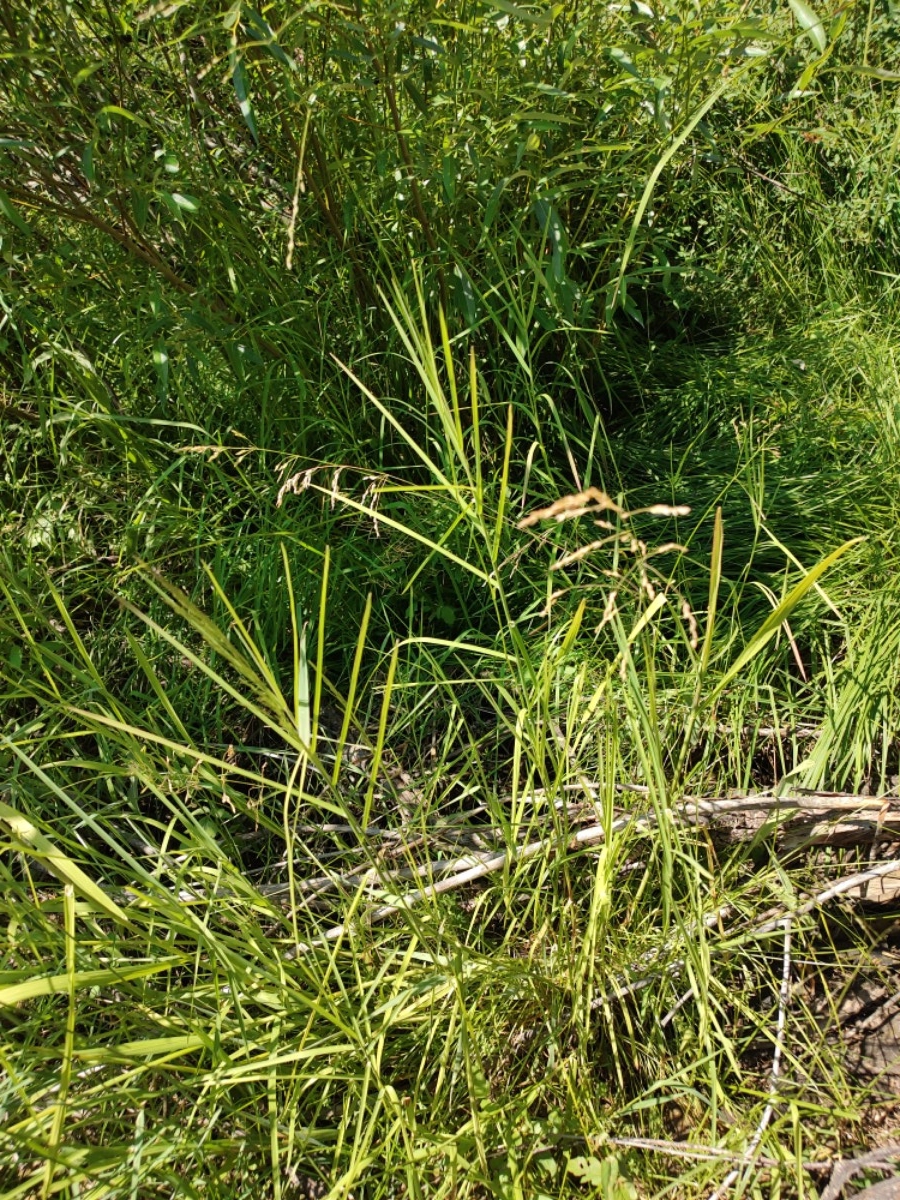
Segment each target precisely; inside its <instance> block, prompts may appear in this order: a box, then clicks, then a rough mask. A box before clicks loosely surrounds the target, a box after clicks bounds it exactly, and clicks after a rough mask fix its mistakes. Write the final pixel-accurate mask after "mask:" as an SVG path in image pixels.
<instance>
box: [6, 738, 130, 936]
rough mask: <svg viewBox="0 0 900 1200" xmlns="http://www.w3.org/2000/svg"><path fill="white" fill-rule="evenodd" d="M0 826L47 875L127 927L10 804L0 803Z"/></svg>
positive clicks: (112, 903) (99, 892)
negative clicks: (50, 874)
mask: <svg viewBox="0 0 900 1200" xmlns="http://www.w3.org/2000/svg"><path fill="white" fill-rule="evenodd" d="M13 749H15V747H13ZM0 824H2V825H5V826H6V829H7V831H8V833H9V836H10V837H11V838H13V839H14V840H15V841H16V842H18V843H19V844H20V846H21V848H22V850H23V851H24V852H25V853H30V854H33V855H34V856H35V858H38V859H40V861H41V862H42V863H43V865H44V866H45V867H46V868H47V870H48V871H52V872H53V874H54V875H55V876H56V877H57V879H59V880H61V881H62V882H63V883H70V884H71V885H72V887H73V888H74V889H75V891H76V892H79V893H80V894H81V895H82V896H83V897H84V898H85V899H86V900H88V901H89V902H90V903H91V904H92V905H93V906H94V908H97V909H99V910H100V911H101V912H105V913H106V914H107V916H110V917H114V918H115V919H116V920H117V921H121V922H122V923H123V924H125V925H127V924H129V921H128V917H127V916H126V915H125V913H124V911H123V910H122V909H121V908H119V906H118V904H116V903H115V901H114V900H110V898H109V897H108V896H107V895H106V893H105V892H104V891H103V889H102V888H101V887H99V886H98V885H97V884H96V883H94V881H93V879H91V877H90V876H89V875H86V874H85V872H84V871H82V869H81V867H79V866H78V865H77V863H74V862H73V861H72V859H71V858H69V856H68V855H67V854H63V852H62V851H61V850H58V849H57V848H56V846H55V845H54V844H53V842H51V841H50V839H49V838H47V837H45V836H44V835H43V834H42V833H41V832H40V830H39V829H37V828H35V826H34V825H32V823H31V822H30V821H29V820H28V818H27V817H25V816H23V815H22V813H20V812H18V811H17V810H16V809H14V808H13V807H12V805H10V804H4V803H3V802H0Z"/></svg>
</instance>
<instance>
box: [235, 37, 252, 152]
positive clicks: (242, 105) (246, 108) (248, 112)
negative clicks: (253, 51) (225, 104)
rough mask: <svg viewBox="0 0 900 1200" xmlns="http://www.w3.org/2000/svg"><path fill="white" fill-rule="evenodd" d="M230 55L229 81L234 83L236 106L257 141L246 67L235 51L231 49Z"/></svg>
mask: <svg viewBox="0 0 900 1200" xmlns="http://www.w3.org/2000/svg"><path fill="white" fill-rule="evenodd" d="M230 57H231V82H232V84H233V85H234V94H235V96H237V102H238V108H239V109H240V110H241V116H242V117H243V118H244V122H245V124H246V126H247V128H248V129H249V130H250V132H251V134H252V135H253V140H254V142H258V141H259V134H258V133H257V130H256V117H254V115H253V105H252V104H251V103H250V80H249V78H248V76H247V68H246V67H245V66H244V63H243V60H242V59H241V58H239V57H238V54H237V52H236V51H232V52H231V56H230Z"/></svg>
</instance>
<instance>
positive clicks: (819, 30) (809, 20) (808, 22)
mask: <svg viewBox="0 0 900 1200" xmlns="http://www.w3.org/2000/svg"><path fill="white" fill-rule="evenodd" d="M788 4H789V5H790V6H791V12H792V13H793V14H794V16H795V17H796V18H797V24H798V25H799V26H800V28H801V29H802V30H803V32H804V33H805V34H807V35H808V37H809V40H810V41H811V42H812V44H813V45H814V46H815V48H816V49H817V50H818V51H819V53H820V54H824V53H825V49H826V47H827V46H828V39H827V37H826V36H825V27H824V26H823V25H822V22H821V20H820V18H819V17H817V16H816V14H815V12H814V11H813V9H812V8H810V6H809V5H808V4H807V3H806V0H788Z"/></svg>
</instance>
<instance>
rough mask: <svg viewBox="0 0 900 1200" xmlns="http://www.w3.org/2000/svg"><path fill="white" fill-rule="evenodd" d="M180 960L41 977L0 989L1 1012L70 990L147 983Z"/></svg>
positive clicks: (179, 963) (165, 959)
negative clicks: (149, 977) (41, 997)
mask: <svg viewBox="0 0 900 1200" xmlns="http://www.w3.org/2000/svg"><path fill="white" fill-rule="evenodd" d="M183 961H184V960H183V959H182V958H180V957H174V956H173V957H171V958H164V959H161V960H160V961H158V962H154V963H140V964H137V965H136V966H133V967H127V966H123V967H103V968H100V969H98V970H96V971H77V972H76V973H75V975H74V976H72V975H69V974H68V973H66V974H64V975H38V976H35V977H33V978H31V979H25V980H23V981H22V982H21V983H13V984H10V985H9V986H7V987H2V988H0V1008H10V1007H11V1006H12V1005H14V1004H21V1003H22V1001H23V1000H36V999H37V997H38V996H58V995H59V994H60V993H61V992H68V991H69V989H70V988H72V989H73V990H78V989H82V988H88V987H103V985H104V984H107V983H124V982H125V981H126V980H129V979H144V978H146V977H147V976H148V975H158V974H159V973H160V972H161V971H170V970H171V969H172V968H173V967H177V966H180V965H181V964H182V962H183Z"/></svg>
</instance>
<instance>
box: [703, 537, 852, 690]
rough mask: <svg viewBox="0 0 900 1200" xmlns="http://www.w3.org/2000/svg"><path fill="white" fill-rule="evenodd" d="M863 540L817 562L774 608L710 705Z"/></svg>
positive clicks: (724, 679)
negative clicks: (827, 572)
mask: <svg viewBox="0 0 900 1200" xmlns="http://www.w3.org/2000/svg"><path fill="white" fill-rule="evenodd" d="M861 541H863V538H861V537H856V538H851V539H850V541H849V542H844V544H843V546H838V548H837V550H834V551H832V553H831V554H829V555H828V557H827V558H823V559H822V561H821V562H820V563H817V564H816V566H814V567H813V569H812V570H811V571H809V572H808V573H807V574H806V575H804V577H803V578H802V579H801V580H800V582H799V583H798V584H797V586H796V587H795V588H793V589H792V591H790V592H789V593H788V594H787V596H785V598H784V599H783V600H782V601H781V603H780V604H779V605H778V607H777V608H776V609H774V611H773V612H772V613H771V614H770V615H769V616H768V617H767V618H766V619H765V621H763V623H762V625H760V627H759V629H758V630H757V631H756V633H755V634H754V636H753V637H752V638H751V639H750V641H749V643H748V644H747V645H746V646H745V647H744V650H743V651H742V653H741V654H739V655H738V657H737V660H736V661H735V662H734V663H732V665H731V666H730V667H729V668H728V670H727V671H726V672H725V674H724V675H723V676H722V678H721V679H720V680H719V682H718V684H717V685H716V687H715V689H714V690H713V692H712V695H711V696H710V697H709V700H708V702H711V701H712V700H713V699H714V698H715V697H716V696H718V695H719V694H720V693H721V692H722V691H724V689H725V688H726V687H727V686H728V685H729V684H730V683H731V682H732V681H733V680H734V679H736V678H737V676H738V675H740V673H741V671H743V669H744V667H746V666H747V664H748V663H749V662H751V661H752V660H753V659H754V658H755V657H756V655H757V654H759V652H760V650H762V648H763V646H765V644H766V642H768V641H769V640H770V638H772V637H774V636H775V634H776V633H777V632H778V630H779V629H780V628H781V626H782V625H783V624H784V622H785V621H786V620H787V619H788V618H789V617H790V615H791V613H792V612H793V611H794V609H795V608H796V607H797V605H798V604H799V603H800V601H801V600H802V599H803V597H804V596H805V595H806V593H807V592H808V591H809V590H810V589H811V588H812V587H814V586H815V584H816V582H817V581H818V580H819V579H820V578H821V576H822V575H824V574H825V572H826V571H827V570H828V569H829V568H830V567H833V566H834V564H835V563H836V562H837V560H838V559H839V558H841V557H842V556H843V555H844V554H846V553H847V551H848V550H849V549H850V548H851V547H852V546H856V545H858V544H859V543H860V542H861Z"/></svg>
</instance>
